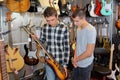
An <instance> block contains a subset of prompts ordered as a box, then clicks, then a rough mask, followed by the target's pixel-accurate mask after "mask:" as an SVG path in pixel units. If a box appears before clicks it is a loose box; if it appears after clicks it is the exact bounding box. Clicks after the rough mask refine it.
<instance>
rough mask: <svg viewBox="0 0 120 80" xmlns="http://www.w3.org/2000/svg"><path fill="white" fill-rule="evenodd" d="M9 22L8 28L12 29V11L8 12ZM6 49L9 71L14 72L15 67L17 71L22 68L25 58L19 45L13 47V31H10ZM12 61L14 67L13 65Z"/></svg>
mask: <svg viewBox="0 0 120 80" xmlns="http://www.w3.org/2000/svg"><path fill="white" fill-rule="evenodd" d="M6 15H7V22H8V28H9V30H11V21H12V19H11V12H7V13H6ZM5 51H6V65H7V72H14V70H13V68H12V67H14V68H15V69H16V70H17V71H18V70H20V69H22V67H23V66H24V60H23V57H22V56H21V55H20V53H19V51H20V49H19V48H18V47H16V48H13V42H12V33H9V43H8V44H7V45H5ZM11 63H12V67H11Z"/></svg>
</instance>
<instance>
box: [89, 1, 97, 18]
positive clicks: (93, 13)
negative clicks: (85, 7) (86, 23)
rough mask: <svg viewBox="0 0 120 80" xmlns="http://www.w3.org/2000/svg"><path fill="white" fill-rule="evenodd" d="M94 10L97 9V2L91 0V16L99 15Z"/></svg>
mask: <svg viewBox="0 0 120 80" xmlns="http://www.w3.org/2000/svg"><path fill="white" fill-rule="evenodd" d="M94 11H95V3H94V2H93V0H91V10H90V11H89V14H90V16H91V17H98V16H97V15H96V14H95V12H94Z"/></svg>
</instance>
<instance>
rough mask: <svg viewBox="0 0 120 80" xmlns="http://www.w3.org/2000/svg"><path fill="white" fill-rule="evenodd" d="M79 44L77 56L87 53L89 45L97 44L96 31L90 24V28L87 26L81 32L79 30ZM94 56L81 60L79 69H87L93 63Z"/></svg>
mask: <svg viewBox="0 0 120 80" xmlns="http://www.w3.org/2000/svg"><path fill="white" fill-rule="evenodd" d="M76 40H77V44H76V49H77V50H76V54H77V56H78V55H81V54H82V53H83V52H84V51H86V47H87V44H95V42H96V29H95V27H93V26H92V25H90V24H89V27H88V26H86V27H85V28H83V29H81V30H77V39H76ZM93 59H94V56H93V54H92V56H90V57H88V58H86V59H84V60H80V61H79V62H78V66H79V67H87V66H89V65H90V64H91V63H92V62H93Z"/></svg>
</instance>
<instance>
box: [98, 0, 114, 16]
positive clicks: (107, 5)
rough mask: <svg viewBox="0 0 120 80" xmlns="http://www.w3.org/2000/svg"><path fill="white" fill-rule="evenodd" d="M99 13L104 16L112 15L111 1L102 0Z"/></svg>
mask: <svg viewBox="0 0 120 80" xmlns="http://www.w3.org/2000/svg"><path fill="white" fill-rule="evenodd" d="M100 12H101V14H102V15H104V16H109V15H111V14H112V13H113V10H112V0H106V1H105V0H102V9H101V10H100Z"/></svg>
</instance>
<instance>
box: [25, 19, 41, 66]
mask: <svg viewBox="0 0 120 80" xmlns="http://www.w3.org/2000/svg"><path fill="white" fill-rule="evenodd" d="M31 23H32V22H31V20H30V24H29V26H28V27H31V26H32V24H31ZM29 30H30V31H31V28H30V29H29ZM29 38H30V40H31V41H30V42H29V48H28V47H27V44H25V45H24V49H25V52H26V54H25V56H24V62H25V63H26V64H27V65H30V66H33V65H37V64H38V62H39V59H37V56H36V53H37V50H33V49H32V45H33V44H32V37H31V35H29Z"/></svg>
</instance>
